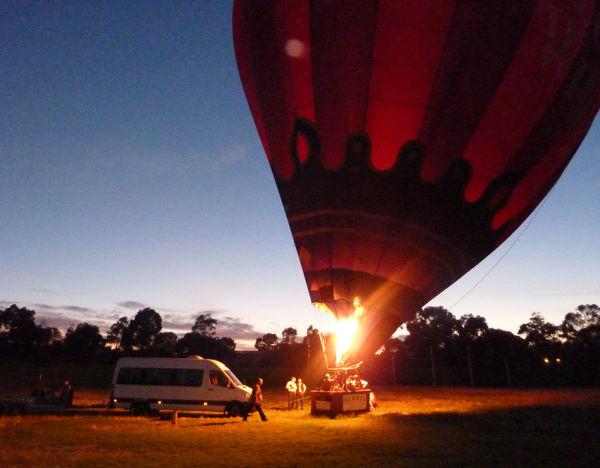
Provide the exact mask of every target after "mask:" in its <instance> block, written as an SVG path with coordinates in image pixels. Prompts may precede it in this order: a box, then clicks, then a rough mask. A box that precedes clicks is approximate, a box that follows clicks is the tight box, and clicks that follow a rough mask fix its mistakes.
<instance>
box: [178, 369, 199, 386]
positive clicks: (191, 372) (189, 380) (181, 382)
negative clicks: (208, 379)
mask: <svg viewBox="0 0 600 468" xmlns="http://www.w3.org/2000/svg"><path fill="white" fill-rule="evenodd" d="M203 379H204V370H202V369H176V371H175V381H174V382H173V385H178V386H182V387H201V386H202V380H203Z"/></svg>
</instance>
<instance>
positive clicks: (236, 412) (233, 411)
mask: <svg viewBox="0 0 600 468" xmlns="http://www.w3.org/2000/svg"><path fill="white" fill-rule="evenodd" d="M225 413H227V416H229V417H230V418H237V417H238V416H241V414H242V404H241V403H239V402H237V401H234V402H233V403H229V404H228V405H227V407H226V408H225Z"/></svg>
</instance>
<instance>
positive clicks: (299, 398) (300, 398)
mask: <svg viewBox="0 0 600 468" xmlns="http://www.w3.org/2000/svg"><path fill="white" fill-rule="evenodd" d="M296 388H297V390H296V401H295V403H294V409H297V408H298V402H299V403H300V409H301V410H303V409H304V395H305V394H306V384H305V383H304V382H302V379H301V378H300V377H298V382H297V383H296Z"/></svg>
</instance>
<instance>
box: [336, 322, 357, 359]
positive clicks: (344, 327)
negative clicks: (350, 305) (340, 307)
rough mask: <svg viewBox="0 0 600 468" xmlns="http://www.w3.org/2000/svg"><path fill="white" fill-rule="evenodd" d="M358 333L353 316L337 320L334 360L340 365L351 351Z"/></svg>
mask: <svg viewBox="0 0 600 468" xmlns="http://www.w3.org/2000/svg"><path fill="white" fill-rule="evenodd" d="M357 331H358V319H357V318H356V317H354V316H352V317H348V318H344V319H340V320H338V322H337V324H336V326H335V330H334V335H335V360H336V362H337V364H338V365H339V364H341V363H342V362H343V360H344V356H345V355H346V354H347V353H348V352H349V351H350V350H351V349H352V345H353V343H354V337H355V336H356V332H357Z"/></svg>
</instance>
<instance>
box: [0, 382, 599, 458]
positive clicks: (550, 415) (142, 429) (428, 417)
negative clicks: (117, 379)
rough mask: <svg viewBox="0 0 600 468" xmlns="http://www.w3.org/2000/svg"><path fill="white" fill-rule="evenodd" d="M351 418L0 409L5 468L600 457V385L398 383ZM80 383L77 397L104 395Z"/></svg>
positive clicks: (0, 454)
mask: <svg viewBox="0 0 600 468" xmlns="http://www.w3.org/2000/svg"><path fill="white" fill-rule="evenodd" d="M377 396H378V399H379V403H380V406H379V408H378V409H377V410H375V411H374V412H372V413H369V414H365V415H361V416H356V417H339V418H337V419H335V420H332V419H328V418H313V417H311V416H310V415H309V411H308V410H307V409H306V408H305V410H304V411H299V410H298V411H287V410H284V409H283V408H284V407H285V401H284V395H283V394H278V393H275V392H273V391H269V390H268V389H267V390H266V392H265V397H266V403H267V404H266V407H267V408H266V412H267V416H268V417H269V421H268V422H266V423H263V422H261V421H260V419H259V418H258V416H257V415H253V416H252V417H251V418H250V420H249V421H248V422H247V423H243V422H242V421H241V420H240V419H228V418H222V417H214V416H213V417H187V418H186V417H180V418H179V422H178V424H177V425H176V426H173V425H172V424H171V423H170V422H169V421H166V420H160V419H158V418H143V417H130V416H115V415H108V416H99V415H95V416H16V417H4V418H0V466H16V465H21V466H59V465H60V466H86V467H87V466H103V467H104V466H125V465H127V466H167V465H170V466H184V465H187V466H192V465H194V466H199V465H227V466H250V465H267V466H279V465H284V464H285V465H288V466H290V465H291V466H309V465H313V466H314V465H321V466H323V467H325V466H333V465H336V466H337V465H360V466H367V465H369V466H371V467H373V468H375V467H379V466H402V465H417V466H423V465H426V466H431V465H438V466H439V465H455V466H457V465H461V466H463V465H479V466H482V465H485V466H489V465H511V466H515V465H529V466H542V465H551V466H593V465H595V466H598V465H599V464H600V443H599V440H598V439H599V436H600V391H599V390H494V389H457V388H437V389H431V388H414V387H412V388H395V389H389V388H388V389H380V390H378V391H377ZM103 398H104V394H103V393H102V392H94V391H87V392H80V393H79V395H78V397H77V400H76V403H79V404H86V405H88V404H93V403H100V402H101V401H102V400H103Z"/></svg>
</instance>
